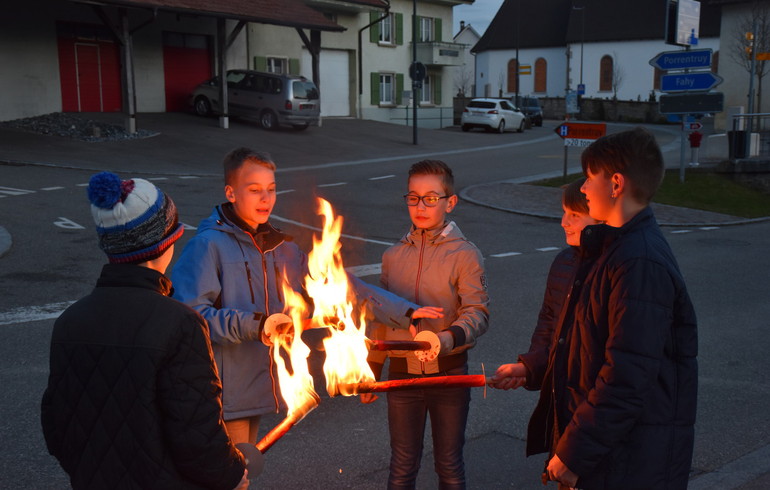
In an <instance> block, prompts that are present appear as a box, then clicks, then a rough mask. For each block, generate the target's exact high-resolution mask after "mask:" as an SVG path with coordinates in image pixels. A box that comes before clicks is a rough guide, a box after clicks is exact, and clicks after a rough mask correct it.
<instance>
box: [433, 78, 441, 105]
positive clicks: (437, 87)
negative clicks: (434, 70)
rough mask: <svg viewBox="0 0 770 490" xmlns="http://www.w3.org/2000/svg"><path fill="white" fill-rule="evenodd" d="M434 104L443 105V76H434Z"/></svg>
mask: <svg viewBox="0 0 770 490" xmlns="http://www.w3.org/2000/svg"><path fill="white" fill-rule="evenodd" d="M433 103H434V104H436V105H441V75H433Z"/></svg>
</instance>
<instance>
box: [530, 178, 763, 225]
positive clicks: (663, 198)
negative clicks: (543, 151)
mask: <svg viewBox="0 0 770 490" xmlns="http://www.w3.org/2000/svg"><path fill="white" fill-rule="evenodd" d="M581 176H582V174H573V175H569V176H567V180H566V182H572V181H573V180H575V179H577V178H578V177H581ZM564 183H565V180H564V178H562V177H555V178H552V179H546V180H540V181H537V182H532V184H534V185H543V186H548V187H559V186H561V185H563V184H564ZM653 201H654V202H657V203H660V204H669V205H671V206H680V207H684V208H691V209H702V210H704V211H713V212H715V213H723V214H729V215H732V216H740V217H743V218H759V217H763V216H770V196H768V195H766V194H763V193H761V192H759V191H757V190H755V189H752V188H750V187H746V186H744V185H741V184H739V183H736V182H734V181H732V180H731V179H729V178H728V177H725V176H723V175H720V174H717V173H711V172H703V171H696V172H693V171H689V172H686V174H685V181H684V183H681V182H679V169H670V170H666V175H665V177H664V178H663V184H662V185H661V186H660V189H659V190H658V192H657V193H656V194H655V198H654V199H653Z"/></svg>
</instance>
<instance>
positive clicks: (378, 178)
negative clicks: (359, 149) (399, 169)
mask: <svg viewBox="0 0 770 490" xmlns="http://www.w3.org/2000/svg"><path fill="white" fill-rule="evenodd" d="M393 177H395V175H383V176H382V177H369V180H382V179H392V178H393Z"/></svg>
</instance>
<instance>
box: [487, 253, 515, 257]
mask: <svg viewBox="0 0 770 490" xmlns="http://www.w3.org/2000/svg"><path fill="white" fill-rule="evenodd" d="M514 255H521V252H506V253H501V254H492V255H490V257H513V256H514Z"/></svg>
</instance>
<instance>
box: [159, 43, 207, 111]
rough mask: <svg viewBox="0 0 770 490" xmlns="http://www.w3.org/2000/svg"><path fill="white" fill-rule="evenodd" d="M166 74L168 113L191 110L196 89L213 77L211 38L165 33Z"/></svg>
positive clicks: (164, 69) (164, 66)
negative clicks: (188, 101) (188, 105)
mask: <svg viewBox="0 0 770 490" xmlns="http://www.w3.org/2000/svg"><path fill="white" fill-rule="evenodd" d="M163 73H164V76H165V80H166V112H173V111H184V110H187V99H188V97H189V96H190V93H191V92H192V91H193V89H194V88H195V87H196V86H197V85H198V84H200V83H201V82H204V81H206V80H208V79H209V78H211V77H212V73H211V50H210V48H209V37H208V36H203V35H198V34H183V33H177V32H165V33H164V34H163Z"/></svg>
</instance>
